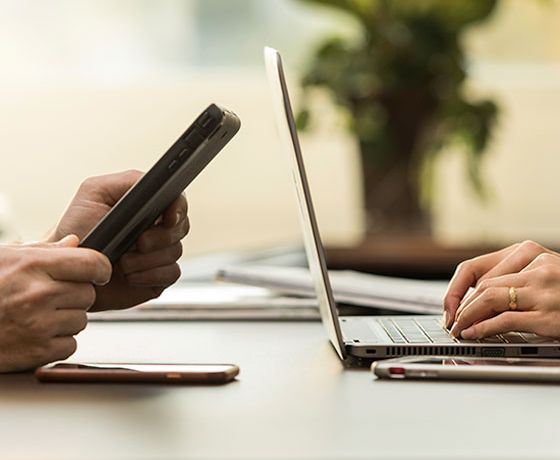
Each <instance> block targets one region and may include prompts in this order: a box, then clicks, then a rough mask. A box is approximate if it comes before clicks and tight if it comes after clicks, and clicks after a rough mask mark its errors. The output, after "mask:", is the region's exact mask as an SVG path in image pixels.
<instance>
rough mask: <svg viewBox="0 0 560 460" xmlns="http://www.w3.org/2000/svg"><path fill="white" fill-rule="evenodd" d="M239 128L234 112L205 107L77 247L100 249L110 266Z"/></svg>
mask: <svg viewBox="0 0 560 460" xmlns="http://www.w3.org/2000/svg"><path fill="white" fill-rule="evenodd" d="M240 126H241V123H240V121H239V118H238V117H237V116H236V115H235V114H234V113H232V112H230V111H229V110H225V109H222V108H220V107H218V106H217V105H214V104H212V105H210V106H209V107H208V108H207V109H206V110H205V111H204V112H202V114H201V115H200V116H199V117H198V118H197V119H196V120H195V121H194V123H193V124H192V125H191V126H190V127H189V128H188V129H187V131H186V132H185V133H184V134H183V135H182V136H181V137H180V138H179V139H178V140H177V141H176V142H175V143H174V144H173V145H172V146H171V147H170V148H169V150H168V151H167V152H166V153H165V154H164V155H163V156H162V157H161V158H160V159H159V160H158V162H157V163H156V164H155V165H154V166H153V167H152V168H151V169H150V170H149V171H148V172H147V173H146V174H145V175H144V176H143V177H142V178H141V179H140V180H139V181H138V182H137V183H136V184H135V185H134V186H133V187H131V188H130V190H129V191H128V192H126V194H125V195H123V197H122V198H121V199H120V200H119V201H118V202H117V203H116V204H115V206H113V208H112V209H111V210H110V211H109V212H108V213H107V214H106V215H105V217H103V219H101V221H100V222H99V223H98V224H97V225H96V226H95V227H94V228H93V230H91V232H89V233H88V234H87V235H86V237H85V238H84V239H83V240H82V241H81V243H80V246H81V247H84V248H91V249H95V250H97V251H100V252H102V253H103V254H105V255H106V256H107V257H108V258H109V260H110V261H111V263H113V264H114V263H115V262H116V261H118V260H119V258H120V257H121V256H122V255H123V254H124V253H125V252H126V251H127V250H128V249H130V247H132V245H133V244H134V243H135V241H136V239H137V238H138V237H139V236H140V235H141V234H142V233H143V232H144V231H146V230H147V229H148V228H149V227H150V226H152V225H153V224H154V222H155V221H156V219H157V218H158V217H159V216H161V215H162V214H163V212H164V211H165V209H166V208H167V207H168V206H169V205H170V204H171V203H173V201H174V200H175V199H176V198H177V197H178V196H179V195H180V194H181V193H182V192H183V190H185V189H186V188H187V186H188V185H189V184H190V183H191V182H192V181H193V180H194V178H195V177H196V176H198V174H199V173H200V172H201V171H202V170H203V169H204V168H205V167H206V165H208V163H210V161H212V159H213V158H214V157H215V156H216V155H217V154H218V153H219V152H220V150H222V148H223V147H224V146H225V145H226V144H227V143H228V142H229V141H230V140H231V139H232V138H233V136H234V135H235V134H236V133H237V131H239V127H240Z"/></svg>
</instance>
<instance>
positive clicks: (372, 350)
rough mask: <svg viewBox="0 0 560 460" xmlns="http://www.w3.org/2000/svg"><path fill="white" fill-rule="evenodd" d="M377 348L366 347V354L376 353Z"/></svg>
mask: <svg viewBox="0 0 560 460" xmlns="http://www.w3.org/2000/svg"><path fill="white" fill-rule="evenodd" d="M376 353H377V350H376V349H375V348H366V354H368V355H375V354H376Z"/></svg>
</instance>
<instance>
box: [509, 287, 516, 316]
mask: <svg viewBox="0 0 560 460" xmlns="http://www.w3.org/2000/svg"><path fill="white" fill-rule="evenodd" d="M509 309H510V310H513V311H515V310H517V289H515V288H514V287H513V286H511V287H510V288H509Z"/></svg>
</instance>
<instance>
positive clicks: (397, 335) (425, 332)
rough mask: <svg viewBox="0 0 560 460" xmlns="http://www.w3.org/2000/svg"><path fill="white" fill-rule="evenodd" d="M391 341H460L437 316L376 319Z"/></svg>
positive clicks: (528, 337) (533, 339)
mask: <svg viewBox="0 0 560 460" xmlns="http://www.w3.org/2000/svg"><path fill="white" fill-rule="evenodd" d="M378 321H379V323H380V324H381V326H382V327H383V329H385V332H387V334H388V335H389V337H390V338H391V340H392V341H393V343H415V344H420V343H438V344H439V343H461V342H462V340H459V339H455V338H454V337H452V336H451V334H449V332H448V331H447V329H445V328H444V327H443V326H442V325H441V322H440V321H441V320H440V319H438V318H422V317H419V318H418V319H412V318H403V319H399V318H383V319H379V320H378ZM542 341H548V342H550V341H551V340H550V339H546V338H544V337H540V336H537V335H535V334H526V333H519V332H508V333H507V334H500V335H495V336H492V337H487V338H485V339H481V340H476V341H474V342H476V343H538V342H542Z"/></svg>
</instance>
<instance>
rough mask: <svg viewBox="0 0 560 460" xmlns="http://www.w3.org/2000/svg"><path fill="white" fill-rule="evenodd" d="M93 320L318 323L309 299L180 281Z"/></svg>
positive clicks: (92, 315) (228, 285)
mask: <svg viewBox="0 0 560 460" xmlns="http://www.w3.org/2000/svg"><path fill="white" fill-rule="evenodd" d="M89 319H90V320H92V321H154V320H156V321H157V320H159V321H175V320H301V321H306V320H318V319H319V309H318V307H317V301H316V300H315V299H312V298H301V297H284V296H278V295H277V294H275V293H273V292H271V291H270V290H268V289H264V288H258V287H252V286H239V285H231V284H225V283H191V282H179V283H177V284H176V285H174V286H172V287H170V288H168V289H167V290H165V291H164V292H163V294H162V295H161V296H160V297H159V298H158V299H155V300H152V301H150V302H147V303H145V304H143V305H140V306H138V307H135V308H131V309H128V310H115V311H106V312H98V313H90V314H89Z"/></svg>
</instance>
